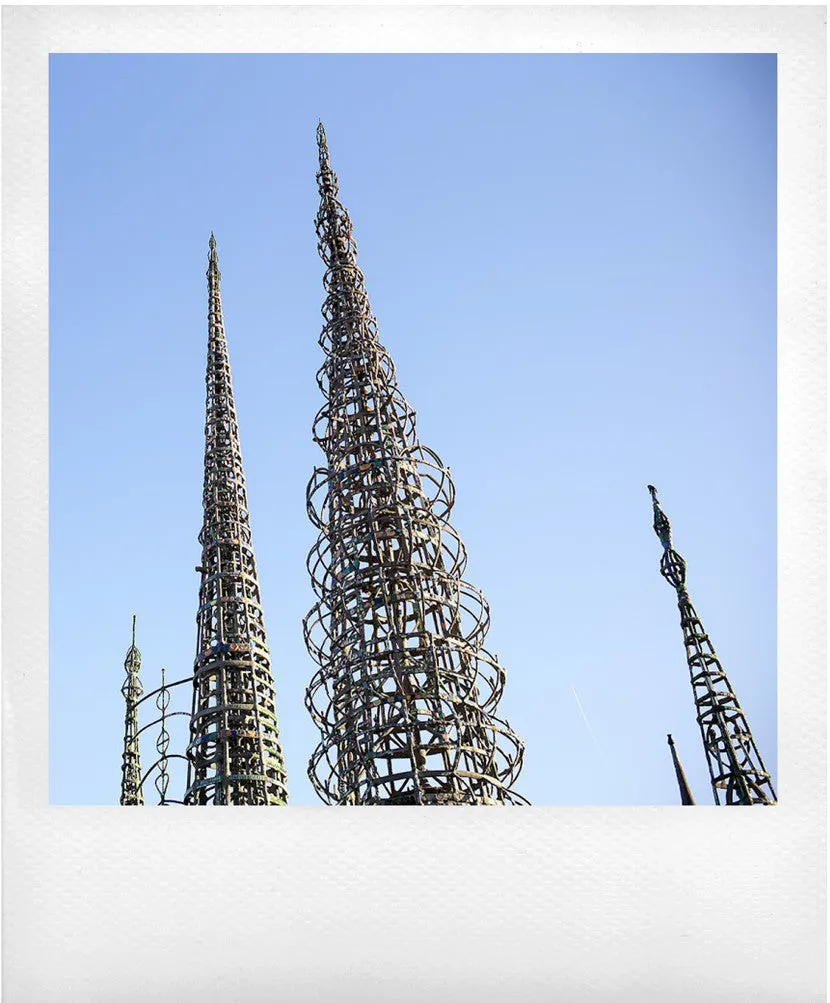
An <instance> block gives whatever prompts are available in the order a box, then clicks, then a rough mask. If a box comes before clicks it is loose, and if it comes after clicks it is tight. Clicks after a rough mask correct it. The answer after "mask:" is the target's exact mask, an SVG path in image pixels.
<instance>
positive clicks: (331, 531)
mask: <svg viewBox="0 0 830 1003" xmlns="http://www.w3.org/2000/svg"><path fill="white" fill-rule="evenodd" d="M317 142H318V148H319V162H320V167H319V172H318V174H317V183H318V188H319V192H320V209H319V212H318V214H317V220H316V225H317V235H318V238H319V244H318V249H319V253H320V256H321V258H322V259H323V262H324V264H325V278H324V286H325V290H326V294H327V295H326V298H325V303H324V306H323V311H322V312H323V317H324V319H325V325H324V327H323V332H322V334H321V336H320V345H321V346H322V348H323V350H324V352H325V354H326V359H325V362H324V363H323V365H322V367H321V369H320V370H319V372H318V375H317V382H318V384H319V386H320V389H321V391H322V393H323V396H324V397H325V398H326V403H325V404H324V405H323V407H322V409H321V410H320V412H319V413H318V415H317V418H316V420H315V423H314V432H313V436H314V440H315V441H316V442H317V443H318V445H319V446H320V447H321V448H322V449H323V451H324V452H325V455H326V465H325V466H324V467H319V468H317V469H316V470H315V471H314V474H313V475H312V478H311V481H310V483H309V486H308V494H307V498H308V512H309V517H310V518H311V520H312V522H313V523H314V524H315V525H316V526H317V527H318V528H319V530H320V535H319V538H318V541H317V544H316V545H315V546H314V547H313V548H312V550H311V553H310V554H309V560H308V567H309V572H310V574H311V580H312V584H313V587H314V590H315V592H316V594H317V596H318V598H319V601H318V602H317V603H316V605H315V606H314V607H313V608H312V610H311V611H310V612H309V614H308V616H307V617H306V619H305V621H304V629H305V640H306V644H307V646H308V650H309V652H310V653H311V655H312V657H313V658H314V659H315V660H316V662H317V663H318V665H319V670H318V671H317V672H316V674H315V675H314V677H313V678H312V681H311V684H310V686H309V688H308V691H307V693H306V706H307V707H308V709H309V711H310V713H311V715H312V717H313V719H314V721H315V723H316V724H317V726H318V727H319V729H320V732H321V741H320V744H319V745H318V747H317V749H316V750H315V752H314V754H313V756H312V758H311V762H310V764H309V776H310V778H311V781H312V783H313V785H314V787H315V789H316V790H317V793H318V794H319V795H320V797H321V798H322V800H324V801H325V802H327V803H329V804H338V805H504V804H521V803H527V802H526V800H525V798H523V797H522V796H521V795H519V794H517V793H516V792H515V791H513V790H512V785H513V783H514V782H515V780H516V777H517V776H518V774H519V771H520V769H521V765H522V756H523V751H524V749H523V744H522V742H521V741H520V740H519V739H518V738H517V737H516V735H515V734H514V733H513V731H512V730H511V728H510V726H509V725H508V724H507V723H506V722H504V721H501V720H499V718H498V717H496V716H495V710H496V707H497V704H498V702H499V699H500V698H501V695H502V688H503V686H504V681H505V672H504V669H503V668H502V667H501V665H499V663H498V661H497V660H496V658H495V657H493V656H492V655H491V654H489V653H488V652H487V651H486V650H485V649H484V648H483V647H482V645H483V641H484V637H485V635H486V633H487V630H488V627H489V612H488V607H487V602H486V600H485V598H484V596H483V595H482V594H481V592H479V591H478V589H476V588H474V587H473V586H472V585H469V584H467V583H466V582H465V581H464V580H463V579H462V574H463V571H464V568H465V565H466V560H467V558H466V552H465V549H464V545H463V543H462V542H461V539H460V538H459V536H458V534H457V533H456V532H455V531H454V530H453V528H452V526H451V525H450V523H449V515H450V511H451V509H452V506H453V500H454V494H455V491H454V487H453V483H452V480H451V478H450V475H449V471H448V470H447V469H446V468H445V467H444V466H443V464H442V463H441V461H440V460H439V458H438V457H437V456H436V455H435V453H433V452H432V450H430V449H427V448H426V447H425V446H423V445H421V444H420V443H419V441H418V438H417V436H416V431H415V412H414V411H413V409H412V408H411V407H410V405H409V404H408V402H407V401H406V399H405V398H404V396H403V394H402V393H401V391H400V390H399V388H398V385H397V381H396V375H395V367H394V365H393V363H392V360H391V358H390V356H389V354H388V352H387V351H386V349H385V348H384V347H383V346H382V345H381V344H380V342H379V340H378V331H377V324H376V321H375V319H374V317H373V316H372V313H371V310H370V307H369V300H368V297H367V295H366V291H365V288H364V280H363V275H362V273H361V271H360V269H359V268H358V266H357V258H356V253H357V252H356V245H355V241H354V238H353V236H352V225H351V221H350V219H349V215H348V213H347V212H346V210H345V209H344V208H343V206H342V204H341V203H340V201H339V200H338V182H337V177H336V175H335V174H334V172H333V171H332V169H331V165H330V162H329V154H328V148H327V145H326V136H325V132H324V130H323V126H322V124H320V125H319V126H318V129H317Z"/></svg>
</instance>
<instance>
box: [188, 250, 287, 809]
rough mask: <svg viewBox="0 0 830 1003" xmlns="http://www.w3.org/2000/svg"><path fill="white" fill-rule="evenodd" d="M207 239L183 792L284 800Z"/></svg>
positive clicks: (197, 797)
mask: <svg viewBox="0 0 830 1003" xmlns="http://www.w3.org/2000/svg"><path fill="white" fill-rule="evenodd" d="M209 247H210V258H209V264H208V273H207V277H208V360H207V376H206V384H207V400H206V422H205V474H204V492H203V497H202V503H203V511H204V521H203V524H202V530H201V532H200V534H199V542H200V543H201V545H202V559H201V562H200V564H199V568H198V569H197V570H199V572H200V573H201V585H200V589H199V612H198V614H197V623H198V639H197V650H196V662H195V666H194V672H193V713H192V717H191V723H190V739H191V740H190V744H189V746H188V750H187V757H188V760H189V764H188V789H187V794H186V796H185V801H186V803H188V804H191V805H207V804H215V805H284V804H285V803H286V800H287V797H288V795H287V791H286V785H285V766H284V764H283V755H282V748H281V746H280V739H279V731H278V728H277V717H276V707H275V697H274V680H273V676H272V673H271V658H270V655H269V652H268V647H267V641H266V636H265V624H264V620H263V614H262V605H261V602H260V595H259V580H258V578H257V570H256V562H255V559H254V550H253V544H252V538H251V524H250V517H249V515H248V498H247V491H246V487H245V474H244V471H243V469H242V452H241V448H240V445H239V424H238V421H237V417H236V407H235V405H234V398H233V386H232V383H231V368H230V360H229V357H228V343H227V340H226V338H225V325H224V320H223V318H222V299H221V294H220V290H219V280H220V273H219V260H218V256H217V254H216V238H215V237H214V235H213V234H212V233H211V235H210V243H209Z"/></svg>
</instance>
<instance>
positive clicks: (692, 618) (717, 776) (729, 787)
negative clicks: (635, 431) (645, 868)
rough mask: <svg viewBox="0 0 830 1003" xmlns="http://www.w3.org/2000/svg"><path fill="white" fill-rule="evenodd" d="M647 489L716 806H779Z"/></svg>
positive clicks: (660, 513) (654, 497) (683, 566)
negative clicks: (673, 596) (673, 595)
mask: <svg viewBox="0 0 830 1003" xmlns="http://www.w3.org/2000/svg"><path fill="white" fill-rule="evenodd" d="M648 490H649V492H650V493H651V500H652V505H653V508H654V532H655V533H656V534H657V536H658V538H659V540H660V542H661V544H662V545H663V556H662V558H661V559H660V573H661V574H662V575H663V577H664V578H665V579H666V581H667V582H668V583H669V584H670V585H671V586H672V587H673V588H674V590H675V592H676V593H677V605H678V608H679V609H680V626H681V628H682V630H683V639H684V641H685V644H686V661H687V663H688V665H689V672H690V675H691V681H692V691H693V693H694V700H695V707H696V710H697V721H698V725H699V726H700V734H701V737H702V739H703V749H704V752H705V753H706V762H707V764H708V767H709V776H710V778H711V781H712V790H713V792H714V797H715V804H720V803H721V797H723V799H724V803H725V804H727V805H756V804H760V805H771V804H776V803H777V799H776V796H775V790H774V789H773V786H772V781H771V780H770V776H769V773H768V772H767V770H766V767H765V766H764V762H763V760H762V759H761V754H760V752H759V751H758V748H757V746H756V745H755V740H754V739H753V737H752V733H751V732H750V730H749V724H748V723H747V720H746V717H745V716H744V712H743V711H742V710H741V705H740V704H739V703H738V698H737V696H736V695H735V692H734V690H733V689H732V687H731V685H730V683H729V680H728V678H727V676H726V673H725V672H724V671H723V668H722V667H721V664H720V661H719V660H718V656H717V655H716V654H715V649H714V647H713V646H712V643H711V641H710V640H709V637H708V635H707V634H706V632H705V631H704V629H703V624H702V623H701V622H700V619H699V618H698V615H697V613H696V612H695V608H694V606H693V605H692V601H691V599H690V598H689V593H688V592H687V591H686V562H685V561H684V560H683V558H682V557H681V556H680V554H678V553H677V551H676V550H674V548H673V547H672V539H671V523H670V522H669V520H668V518H667V517H666V514H665V513H664V512H663V510H662V509H661V508H660V503H659V501H658V500H657V489H656V488H655V487H654V485H653V484H649V485H648Z"/></svg>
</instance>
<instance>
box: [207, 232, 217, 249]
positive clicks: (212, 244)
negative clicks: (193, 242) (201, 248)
mask: <svg viewBox="0 0 830 1003" xmlns="http://www.w3.org/2000/svg"><path fill="white" fill-rule="evenodd" d="M208 247H209V248H210V249H211V251H215V250H216V237H214V235H213V230H211V231H210V240H209V241H208Z"/></svg>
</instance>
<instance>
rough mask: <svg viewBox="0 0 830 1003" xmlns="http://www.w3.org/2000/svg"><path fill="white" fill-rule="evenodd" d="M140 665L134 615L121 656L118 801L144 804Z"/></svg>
mask: <svg viewBox="0 0 830 1003" xmlns="http://www.w3.org/2000/svg"><path fill="white" fill-rule="evenodd" d="M140 669H141V652H140V651H139V650H138V648H137V647H136V646H135V616H133V635H132V641H131V642H130V647H129V648H128V649H127V655H126V657H125V659H124V670H125V672H126V673H127V678H126V679H125V680H124V683H123V685H122V686H121V694H122V696H123V697H124V701H125V703H126V712H125V716H124V753H123V756H122V764H121V804H122V805H143V804H144V792H143V791H142V789H141V757H140V755H139V747H138V710H137V706H136V705H137V704H138V701H139V699H140V697H141V695H142V693H143V692H144V687H143V686H142V685H141V679H140V678H139V671H140Z"/></svg>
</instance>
